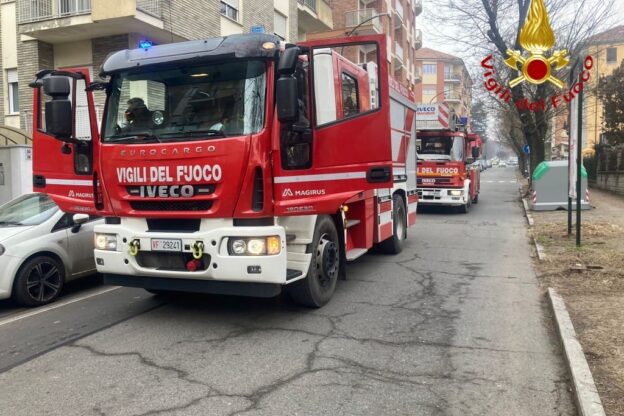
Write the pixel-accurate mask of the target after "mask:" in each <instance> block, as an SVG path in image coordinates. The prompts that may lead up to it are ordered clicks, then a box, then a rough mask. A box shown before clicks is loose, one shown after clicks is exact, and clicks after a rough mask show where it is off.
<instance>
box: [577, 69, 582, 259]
mask: <svg viewBox="0 0 624 416" xmlns="http://www.w3.org/2000/svg"><path fill="white" fill-rule="evenodd" d="M577 62H578V61H577ZM577 100H578V136H577V144H576V247H580V246H581V183H582V179H583V178H582V176H581V173H582V171H583V90H582V89H581V92H579V95H578V97H577Z"/></svg>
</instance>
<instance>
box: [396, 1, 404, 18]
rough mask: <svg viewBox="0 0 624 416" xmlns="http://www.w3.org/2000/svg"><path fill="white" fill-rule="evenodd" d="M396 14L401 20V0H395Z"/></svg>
mask: <svg viewBox="0 0 624 416" xmlns="http://www.w3.org/2000/svg"><path fill="white" fill-rule="evenodd" d="M395 10H396V14H397V15H398V16H399V18H400V19H401V20H403V5H402V4H401V0H396V8H395Z"/></svg>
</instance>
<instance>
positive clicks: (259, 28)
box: [249, 25, 265, 33]
mask: <svg viewBox="0 0 624 416" xmlns="http://www.w3.org/2000/svg"><path fill="white" fill-rule="evenodd" d="M249 32H250V33H264V32H265V30H264V26H263V25H253V26H251V30H250V31H249Z"/></svg>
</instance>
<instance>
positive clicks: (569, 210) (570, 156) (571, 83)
mask: <svg viewBox="0 0 624 416" xmlns="http://www.w3.org/2000/svg"><path fill="white" fill-rule="evenodd" d="M577 65H578V59H577V60H576V62H574V65H573V66H572V68H571V69H570V76H569V79H568V85H574V81H575V79H574V73H575V70H576V66H577ZM573 105H574V104H573V103H570V110H569V111H568V131H569V132H568V235H572V195H571V191H570V190H571V189H572V184H571V183H570V179H571V178H570V176H571V167H570V166H571V165H572V158H573V157H574V156H573V155H572V135H573V134H574V132H573V131H572V128H573V123H572V113H573V111H572V106H573ZM577 145H578V142H577Z"/></svg>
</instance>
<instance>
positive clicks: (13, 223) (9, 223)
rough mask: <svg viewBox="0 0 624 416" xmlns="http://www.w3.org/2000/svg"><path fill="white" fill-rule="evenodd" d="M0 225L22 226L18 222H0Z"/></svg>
mask: <svg viewBox="0 0 624 416" xmlns="http://www.w3.org/2000/svg"><path fill="white" fill-rule="evenodd" d="M0 225H24V224H22V223H21V222H19V221H0Z"/></svg>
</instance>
